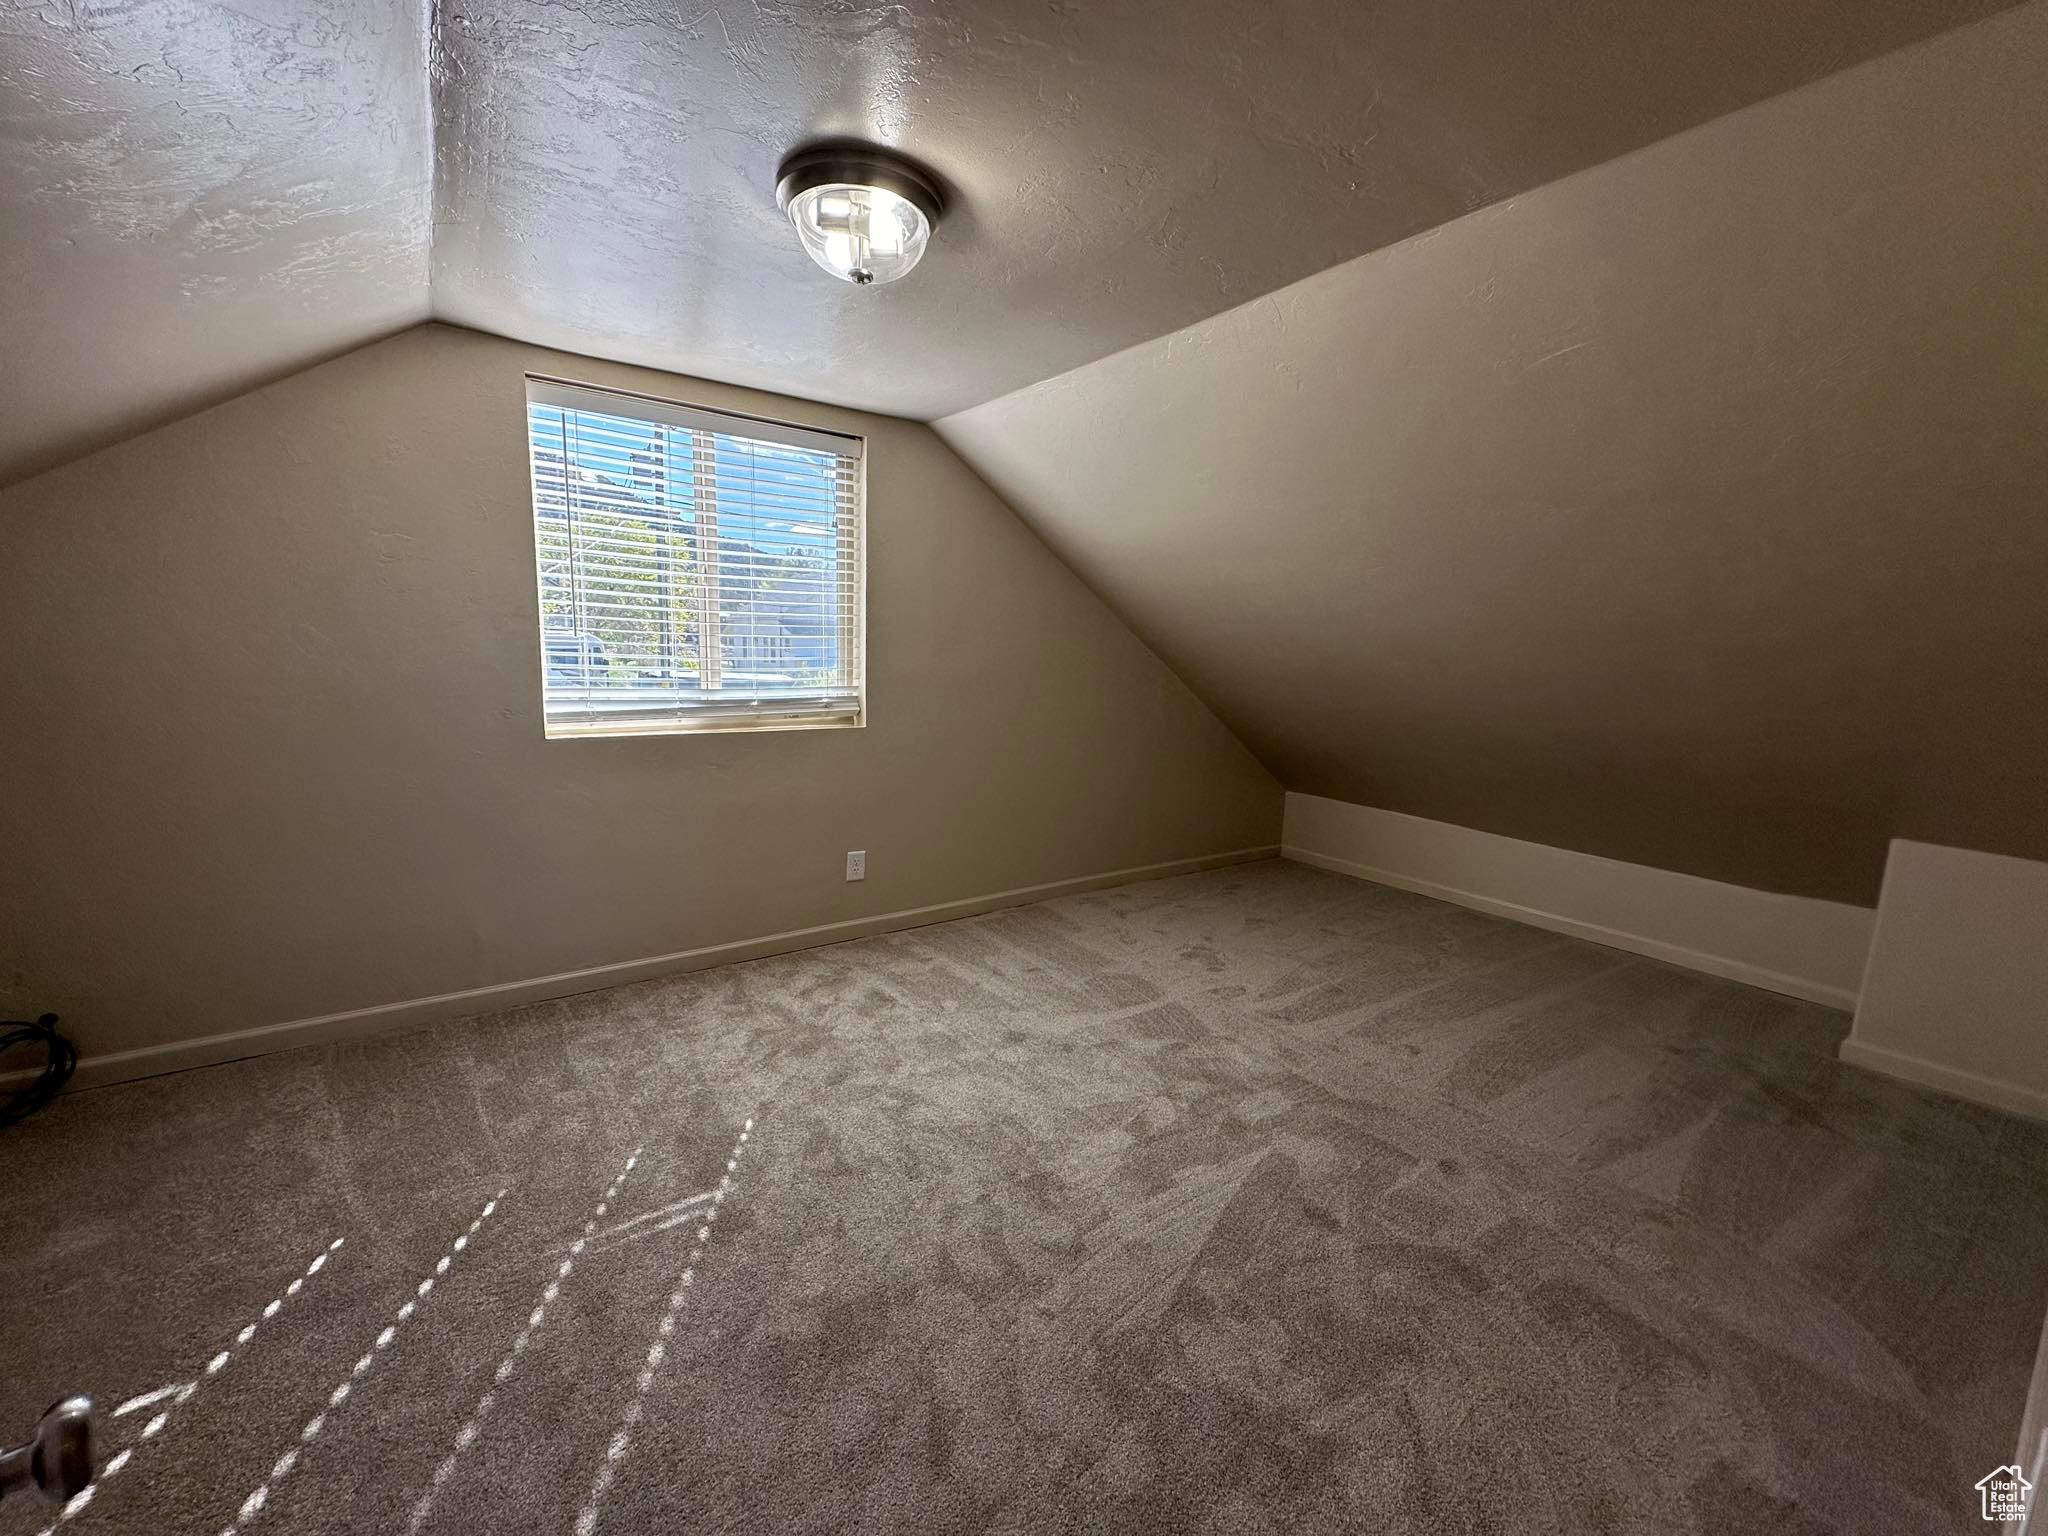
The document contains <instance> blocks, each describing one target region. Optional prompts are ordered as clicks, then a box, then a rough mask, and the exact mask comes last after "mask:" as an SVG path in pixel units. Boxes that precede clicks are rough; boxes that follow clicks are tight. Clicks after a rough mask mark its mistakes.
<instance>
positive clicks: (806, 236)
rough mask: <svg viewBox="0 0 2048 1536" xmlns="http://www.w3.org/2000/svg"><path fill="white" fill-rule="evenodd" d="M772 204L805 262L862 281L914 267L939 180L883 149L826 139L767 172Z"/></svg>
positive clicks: (936, 203) (935, 211) (888, 278)
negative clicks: (790, 228) (770, 173)
mask: <svg viewBox="0 0 2048 1536" xmlns="http://www.w3.org/2000/svg"><path fill="white" fill-rule="evenodd" d="M775 202H776V206H777V207H779V208H781V209H782V211H783V212H784V213H786V214H788V215H789V222H790V223H792V224H794V225H795V226H796V236H797V238H798V239H799V240H801V241H802V242H803V245H804V249H805V251H807V252H809V253H810V258H811V260H813V261H815V262H816V263H817V264H818V265H819V266H821V267H823V268H824V269H825V270H826V271H827V272H830V273H831V274H832V275H833V276H834V277H837V278H841V279H843V280H844V281H846V282H849V283H856V284H859V285H860V286H861V287H867V286H869V285H871V284H881V283H893V282H895V281H896V279H897V278H899V277H901V276H902V275H903V274H904V273H906V272H908V271H909V270H910V269H911V268H912V267H914V266H916V265H917V259H918V258H919V257H920V256H922V255H923V254H924V248H925V244H926V242H927V241H929V240H930V239H931V237H932V226H933V225H934V224H936V223H938V222H939V210H940V208H941V206H942V200H941V198H940V195H939V185H938V183H937V182H935V181H934V180H932V178H931V177H929V176H927V175H926V174H925V173H924V172H923V171H921V170H919V169H918V168H917V167H916V166H914V165H912V164H911V163H910V162H909V161H907V160H903V159H899V158H898V157H897V156H895V155H892V154H890V153H888V152H887V151H886V150H880V149H869V148H867V147H865V146H843V145H828V146H825V147H822V148H818V149H806V150H800V151H798V152H797V153H796V154H793V155H791V156H790V157H789V158H788V159H787V160H785V161H783V162H782V169H781V170H779V171H777V172H776V173H775Z"/></svg>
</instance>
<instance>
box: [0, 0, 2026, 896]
mask: <svg viewBox="0 0 2048 1536" xmlns="http://www.w3.org/2000/svg"><path fill="white" fill-rule="evenodd" d="M2043 79H2048V0H2027V3H2025V4H2022V5H2018V6H2013V5H2011V4H2010V3H2009V0H1915V3H1913V4H1896V5H1892V4H1887V5H1867V4H1854V3H1845V0H1768V3H1765V0H1755V3H1746V4H1695V3H1691V0H1649V3H1638V0H1548V3H1537V0H1377V3H1374V4H1360V3H1357V0H1269V3H1265V4H1261V5H1258V6H1253V7H1247V6H1245V5H1243V4H1242V3H1241V0H1180V3H1178V4H1175V5H1172V6H1161V5H1144V6H1139V5H1135V4H1131V5H1080V4H1066V3H1061V0H889V3H881V0H875V3H867V0H750V3H748V4H746V5H724V4H719V3H717V0H683V3H680V4H677V3H670V0H578V3H575V4H569V3H564V0H429V5H428V6H427V8H422V7H421V5H420V3H419V0H319V3H316V0H239V3H237V4H235V5H233V6H230V5H227V4H222V3H218V0H113V3H98V0H0V342H4V348H5V350H4V362H5V364H6V366H5V367H4V368H0V483H5V482H6V481H8V480H11V479H18V478H20V477H22V476H24V475H27V474H31V473H34V472H36V471H37V470H40V469H42V468H46V467H48V466H50V465H52V464H56V463H59V462H61V461H63V460H64V459H66V458H69V457H72V456H75V455H77V454H79V453H81V452H84V451H87V450H89V449H91V448H93V447H96V446H98V445H100V444H103V443H106V442H109V441H112V440H113V439H115V438H118V437H120V436H123V435H126V434H129V433H132V432H135V431H137V430H140V429H142V428H144V427H147V426H149V425H152V424H154V423H156V422H158V421H161V420H164V419H167V418H168V417H170V416H173V415H176V414H179V413H181V412H184V411H189V410H192V409H195V408H197V407H199V406H202V405H204V404H207V403H210V402H212V401H214V400H217V399H220V398H224V397H225V396H227V395H230V394H233V393H236V392H238V391H240V390H242V389H245V388H247V387H249V386H251V385H253V384H256V383H258V382H261V381H263V380H264V379H265V378H267V377H270V376H273V375H276V374H279V373H282V372H285V371H289V370H291V369H294V368H297V367H300V366H303V365H305V364H306V363H309V362H312V361H314V360H316V359H318V358H319V357H321V356H323V355H326V354H329V353H332V352H335V351H337V350H341V349H344V348H347V347H350V346H353V345H356V344H359V343H361V342H364V341H367V340H369V339H371V338H373V337H375V336H378V335H380V334H383V333H385V332H387V331H390V330H393V329H397V328H400V327H403V326H406V325H409V324H412V323H414V322H416V321H418V320H420V319H423V318H427V317H429V316H438V317H440V318H444V319H448V320H452V321H456V322H459V323H463V324H467V325H470V326H474V327H477V328H480V329H485V330H491V331H496V332H499V333H502V334H505V335H509V336H512V337H515V338H519V339H522V340H527V341H533V342H540V343H544V344H547V345H551V346H555V347H560V348H563V349H566V350H570V351H577V352H583V353H587V354H595V355H600V356H606V357H610V358H614V359H617V360H620V361H624V362H630V363H638V364H643V365H648V366H653V367H659V368H665V369H669V370H671V371H675V372H680V373H689V374H696V375H701V376H706V377H710V378H715V379H720V380H724V381H727V382H731V383H736V384H743V385H752V386H756V387H760V388H766V389H772V390H778V391H782V392H785V393H788V394H794V395H798V396H807V397H811V398H814V399H821V400H825V401H830V402H833V403H838V404H845V405H851V406H858V407H864V408H867V409H871V410H880V411H884V412H892V413H899V414H904V415H909V416H914V417H920V418H926V419H935V420H936V421H937V424H938V429H939V431H940V433H941V434H942V435H943V436H944V437H945V438H946V439H947V440H948V441H949V442H950V443H951V444H952V445H953V447H954V448H955V450H956V451H957V452H959V453H960V454H961V455H962V457H964V458H966V459H967V460H968V461H969V462H970V463H971V464H972V465H974V466H975V467H976V468H977V469H978V470H979V471H980V472H981V473H982V474H983V475H984V477H985V478H987V479H988V480H989V481H990V482H991V483H993V484H994V485H995V486H996V487H997V488H998V489H999V490H1000V491H1002V492H1003V493H1004V494H1005V495H1006V496H1007V497H1008V498H1009V499H1010V501H1011V502H1012V504H1013V505H1014V506H1016V507H1017V508H1018V510H1019V511H1020V512H1021V513H1022V514H1023V515H1024V517H1025V518H1026V519H1027V520H1028V521H1030V522H1031V523H1033V524H1034V526H1036V527H1037V528H1038V529H1039V531H1040V532H1041V533H1042V534H1043V535H1044V537H1045V538H1046V539H1047V541H1048V542H1049V543H1051V544H1052V545H1053V546H1054V548H1055V549H1057V550H1058V551H1059V552H1060V553H1061V554H1062V555H1064V556H1065V557H1066V558H1067V559H1068V560H1069V561H1070V562H1071V563H1072V564H1074V565H1075V566H1076V567H1077V568H1078V569H1079V570H1080V571H1081V573H1082V574H1083V575H1084V576H1086V577H1087V578H1088V579H1089V580H1090V581H1091V582H1092V583H1093V584H1094V585H1095V586H1096V587H1097V588H1098V590H1100V591H1101V592H1102V593H1103V594H1104V595H1105V596H1106V597H1108V598H1109V599H1110V600H1111V602H1112V603H1113V604H1114V605H1115V606H1116V607H1117V608H1118V610H1119V611H1120V612H1121V613H1122V614H1123V615H1124V616H1125V617H1126V618H1127V619H1128V620H1129V621H1130V622H1131V623H1132V624H1133V625H1134V627H1136V628H1137V629H1138V630H1139V631H1140V633H1142V634H1143V635H1144V636H1145V637H1146V638H1148V639H1149V640H1150V641H1151V642H1152V643H1153V644H1154V645H1155V646H1156V647H1157V648H1158V649H1159V650H1160V651H1161V652H1162V653H1163V654H1164V655H1165V656H1166V658H1167V659H1168V660H1169V661H1170V662H1171V663H1173V665H1174V666H1175V667H1176V668H1177V669H1178V670H1179V671H1180V672H1181V673H1182V675H1183V676H1185V677H1186V678H1187V679H1188V681H1190V682H1191V683H1192V684H1194V685H1195V686H1196V688H1197V689H1198V690H1199V691H1201V692H1202V693H1204V694H1205V696H1206V697H1207V698H1208V699H1209V700H1210V701H1211V702H1212V703H1213V704H1214V705H1215V706H1216V708H1217V710H1218V712H1219V713H1220V714H1221V715H1222V716H1223V717H1224V718H1225V719H1226V720H1227V721H1228V722H1229V723H1230V724H1231V725H1232V726H1233V727H1235V728H1236V729H1237V730H1238V731H1239V732H1240V734H1241V735H1243V737H1244V738H1245V740H1246V741H1247V742H1248V743H1249V744H1250V745H1251V746H1252V747H1253V748H1254V749H1255V750H1256V751H1257V752H1258V753H1259V754H1260V755H1261V756H1262V757H1263V758H1264V760H1265V761H1266V762H1267V764H1268V766H1270V767H1272V768H1273V769H1274V771H1275V772H1276V773H1277V774H1278V775H1279V776H1280V777H1281V778H1282V780H1283V781H1284V782H1285V783H1287V785H1288V786H1289V787H1291V788H1296V789H1304V790H1312V791H1316V792H1320V793H1325V794H1330V795H1334V796H1338V797H1341V798H1346V799H1351V800H1357V801H1362V802H1365V803H1370V804H1375V805H1381V806H1387V807H1390V808H1393V809H1399V810H1408V811H1413V812H1416V813H1418V814H1422V815H1429V816H1438V817H1443V818H1446V819H1449V820H1453V821H1459V822H1463V823H1465V824H1468V825H1472V826H1478V827H1483V828H1488V829H1490V830H1495V831H1500V832H1505V833H1509V834H1512V835H1515V836H1520V837H1526V838H1531V839H1534V840H1538V841H1547V842H1553V843H1557V844H1560V845H1562V846H1566V847H1573V848H1579V849H1584V850H1589V851H1593V852H1599V853H1606V854H1611V855H1613V856H1615V857H1620V858H1626V859H1631V860H1635V861H1639V862H1645V863H1651V864H1658V865H1662V866H1665V867H1669V868H1674V869H1682V870H1689V871H1691V872H1694V873H1698V874H1705V875H1712V876H1717V877H1719V878H1724V879H1729V880H1736V881H1740V882H1742V883H1745V884H1753V885H1761V886H1767V887H1772V888H1777V889H1784V890H1793V891H1800V892H1803V893H1806V894H1812V895H1820V896H1833V897H1838V898H1841V899H1846V900H1853V901H1868V900H1870V899H1871V898H1872V897H1873V896H1874V894H1875V885H1876V878H1877V872H1878V870H1879V868H1880V867H1881V864H1882V860H1883V855H1884V844H1885V840H1886V838H1888V837H1890V836H1894V835H1909V836H1915V837H1919V838H1923V839H1925V840H1929V841H1938V842H1941V841H1946V842H1958V843H1965V844H1970V845H1974V846H1979V847H1988V848H1993V849H1997V850H2000V851H2005V852H2012V853H2019V854H2027V855H2031V856H2035V857H2043V856H2048V798H2044V797H2043V796H2042V794H2041V792H2040V786H2041V785H2042V783H2044V782H2048V713H2044V711H2043V709H2042V707H2041V700H2042V699H2043V698H2044V697H2048V536H2044V534H2043V531H2042V522H2041V517H2042V512H2041V506H2042V503H2041V487H2042V486H2043V485H2044V484H2048V434H2044V433H2043V432H2042V430H2041V423H2042V422H2043V421H2048V287H2044V285H2043V284H2042V282H2041V281H2040V278H2041V274H2042V273H2043V272H2048V180H2044V178H2043V177H2042V176H2041V173H2040V168H2041V166H2042V165H2043V164H2048V92H2044V91H2043V90H2042V89H2041V81H2042V80H2043ZM827 136H850V137H857V138H862V139H870V140H875V141H879V142H881V143H884V144H888V145H893V146H896V147H898V148H900V149H902V150H904V151H906V152H908V153H910V154H912V155H914V156H916V157H917V158H919V159H921V160H922V161H924V162H925V163H926V164H927V165H928V166H929V167H930V168H931V169H932V170H933V171H934V172H936V173H937V174H938V175H939V176H940V177H941V178H942V179H943V181H944V182H945V183H946V184H947V186H948V188H949V191H950V193H951V199H952V207H951V209H950V211H949V213H948V215H947V217H946V219H945V220H944V222H943V223H942V225H941V227H940V229H939V231H938V235H937V238H936V239H935V241H934V244H933V247H932V250H931V253H930V255H929V256H928V257H927V258H926V261H925V263H924V265H923V266H922V267H921V268H920V269H919V270H918V272H917V273H916V274H915V275H914V276H913V277H911V278H910V279H909V280H908V281H905V282H903V283H900V284H896V285H894V286H891V287H886V288H882V289H879V290H866V291H863V290H856V289H852V288H850V287H847V286H845V285H842V284H839V283H837V282H835V281H833V280H832V279H831V278H829V277H826V276H825V275H824V274H822V273H820V272H818V271H816V270H815V269H814V268H812V267H811V266H810V265H809V263H808V262H807V261H806V260H805V258H804V257H803V255H802V254H801V253H800V251H799V250H798V248H797V246H796V243H795V241H794V240H793V239H792V238H791V236H790V234H789V231H788V230H787V228H786V227H785V226H784V224H783V222H782V220H781V219H780V217H779V215H778V214H777V213H776V211H775V208H774V203H773V198H772V190H771V189H772V180H773V175H774V171H775V167H776V165H777V162H778V161H779V159H780V157H781V156H782V155H783V154H784V153H785V152H786V151H787V150H789V149H791V148H793V147H795V146H797V145H799V144H801V143H803V142H804V141H806V140H810V139H814V138H819V137H827Z"/></svg>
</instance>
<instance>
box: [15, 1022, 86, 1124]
mask: <svg viewBox="0 0 2048 1536" xmlns="http://www.w3.org/2000/svg"><path fill="white" fill-rule="evenodd" d="M0 1030H4V1031H5V1033H4V1034H0V1053H5V1052H7V1051H10V1050H12V1049H13V1048H14V1047H15V1046H17V1045H36V1044H38V1043H40V1044H41V1045H42V1046H43V1047H44V1049H45V1050H47V1051H48V1052H49V1058H50V1059H49V1060H48V1062H46V1063H45V1064H44V1066H43V1070H42V1071H41V1072H39V1073H37V1074H36V1076H35V1078H34V1079H33V1080H32V1081H30V1082H27V1083H24V1084H23V1085H22V1086H21V1087H19V1088H14V1089H10V1090H8V1092H7V1094H6V1095H5V1097H0V1128H4V1127H6V1126H10V1125H13V1124H15V1123H16V1122H17V1121H21V1120H26V1119H27V1118H28V1117H29V1116H30V1115H32V1114H34V1113H35V1112H36V1111H37V1110H39V1109H41V1108H42V1107H43V1106H44V1105H45V1104H47V1103H49V1102H50V1100H52V1099H54V1098H55V1097H57V1091H58V1090H59V1089H60V1088H62V1087H63V1086H64V1084H65V1082H66V1081H67V1080H69V1078H70V1076H71V1069H72V1068H73V1067H75V1066H77V1065H78V1051H77V1049H76V1048H75V1047H74V1046H73V1045H72V1044H71V1042H70V1041H69V1040H66V1039H65V1038H64V1037H63V1036H62V1035H60V1034H58V1033H57V1015H55V1014H54V1013H46V1014H44V1015H43V1016H42V1017H41V1018H40V1019H37V1020H36V1021H35V1023H33V1024H31V1023H29V1022H28V1021H27V1020H26V1019H10V1020H8V1021H7V1022H5V1023H0Z"/></svg>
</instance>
